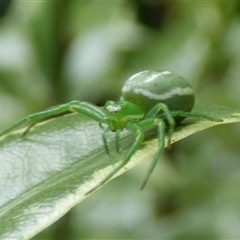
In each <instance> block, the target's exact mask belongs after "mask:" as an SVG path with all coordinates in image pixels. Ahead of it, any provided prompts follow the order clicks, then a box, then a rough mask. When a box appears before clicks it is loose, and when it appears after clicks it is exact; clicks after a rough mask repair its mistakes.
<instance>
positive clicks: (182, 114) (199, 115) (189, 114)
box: [171, 110, 223, 122]
mask: <svg viewBox="0 0 240 240" xmlns="http://www.w3.org/2000/svg"><path fill="white" fill-rule="evenodd" d="M171 114H172V116H174V117H175V116H180V117H184V118H197V119H205V120H209V121H215V122H222V121H223V120H222V119H220V118H214V117H211V116H208V115H206V114H203V113H198V112H184V111H180V110H178V111H172V112H171Z"/></svg>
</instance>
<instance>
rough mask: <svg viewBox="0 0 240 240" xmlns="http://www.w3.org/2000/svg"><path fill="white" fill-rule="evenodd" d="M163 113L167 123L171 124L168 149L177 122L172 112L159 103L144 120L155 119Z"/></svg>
mask: <svg viewBox="0 0 240 240" xmlns="http://www.w3.org/2000/svg"><path fill="white" fill-rule="evenodd" d="M161 111H162V112H163V116H164V117H165V118H166V119H167V122H168V124H169V130H168V133H167V135H168V141H167V148H169V147H170V145H171V138H172V135H173V133H174V129H175V125H176V122H175V120H174V118H173V115H172V112H171V111H170V110H169V109H168V106H167V105H166V104H164V103H158V104H156V105H155V106H154V107H153V108H152V109H151V110H150V111H149V112H148V113H147V115H146V116H145V118H144V119H148V118H155V117H157V115H158V114H159V113H160V112H161Z"/></svg>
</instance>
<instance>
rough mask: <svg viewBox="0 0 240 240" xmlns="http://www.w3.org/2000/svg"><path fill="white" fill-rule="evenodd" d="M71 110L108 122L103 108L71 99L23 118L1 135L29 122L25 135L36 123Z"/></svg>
mask: <svg viewBox="0 0 240 240" xmlns="http://www.w3.org/2000/svg"><path fill="white" fill-rule="evenodd" d="M69 112H78V113H80V114H83V115H85V116H87V117H89V118H91V119H93V120H96V121H98V122H99V123H100V124H101V123H106V116H105V114H104V112H103V111H102V110H101V108H99V107H96V106H94V105H93V104H90V103H87V102H80V101H71V102H69V103H65V104H62V105H59V106H55V107H52V108H49V109H47V110H45V111H42V112H39V113H35V114H31V115H29V116H27V117H25V118H23V119H21V120H20V121H19V122H17V123H16V124H15V125H13V126H12V127H10V128H8V129H7V130H6V131H4V132H2V133H1V134H0V136H2V135H4V134H7V133H10V132H12V131H14V130H17V129H19V128H21V127H24V126H25V125H26V124H29V126H28V127H27V129H26V130H25V131H24V132H23V134H22V136H25V135H26V134H27V133H28V132H29V130H30V129H31V128H32V127H33V126H34V125H35V124H37V123H39V122H42V121H45V120H48V119H50V118H54V117H57V116H59V115H63V114H66V113H69Z"/></svg>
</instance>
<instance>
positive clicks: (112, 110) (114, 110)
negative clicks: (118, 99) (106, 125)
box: [107, 105, 122, 113]
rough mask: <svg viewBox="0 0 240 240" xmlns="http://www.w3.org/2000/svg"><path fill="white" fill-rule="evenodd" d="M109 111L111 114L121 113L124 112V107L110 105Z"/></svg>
mask: <svg viewBox="0 0 240 240" xmlns="http://www.w3.org/2000/svg"><path fill="white" fill-rule="evenodd" d="M107 110H108V111H109V112H110V113H119V112H120V111H122V107H121V106H119V105H117V106H116V105H115V106H114V105H109V106H107Z"/></svg>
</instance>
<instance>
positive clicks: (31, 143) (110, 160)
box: [0, 106, 240, 239]
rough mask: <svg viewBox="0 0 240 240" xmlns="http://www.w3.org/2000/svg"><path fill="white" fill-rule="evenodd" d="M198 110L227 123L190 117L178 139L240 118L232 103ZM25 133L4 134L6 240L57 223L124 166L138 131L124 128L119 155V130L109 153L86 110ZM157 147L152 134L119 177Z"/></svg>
mask: <svg viewBox="0 0 240 240" xmlns="http://www.w3.org/2000/svg"><path fill="white" fill-rule="evenodd" d="M195 111H197V112H200V113H204V114H208V115H210V116H212V117H215V118H221V119H222V120H223V121H222V122H211V121H203V120H198V121H195V120H193V119H192V120H191V119H188V120H187V119H185V120H184V121H183V124H182V125H181V126H179V127H178V128H177V129H176V131H175V133H174V135H173V137H172V143H174V142H176V141H179V140H180V139H183V138H185V137H187V136H189V135H191V134H193V133H196V132H199V131H201V130H204V129H206V128H209V127H212V126H215V125H219V124H224V123H231V122H240V111H238V110H234V109H229V108H226V107H221V106H208V107H206V106H205V107H199V108H197V109H195ZM23 131H24V129H19V130H17V131H15V132H12V133H9V134H7V135H4V136H2V137H1V138H0V222H1V227H0V238H1V239H28V238H30V237H32V236H34V235H36V234H37V233H38V232H40V231H41V230H43V229H44V228H46V227H47V226H49V225H50V224H51V223H53V222H54V221H56V220H57V219H58V218H60V217H61V216H62V215H64V214H65V213H66V212H67V211H68V210H69V209H71V208H72V207H73V206H75V205H76V204H78V203H79V202H80V201H82V200H83V199H84V198H86V197H87V196H85V193H86V192H88V191H89V190H90V189H92V187H94V186H95V185H96V184H97V183H98V182H99V181H101V179H103V178H104V177H105V176H106V175H107V174H108V173H109V172H110V171H111V170H112V169H113V168H114V166H116V164H119V162H120V161H121V160H122V159H123V157H124V156H125V154H126V153H127V151H128V150H129V147H130V146H131V143H132V142H133V141H134V134H131V133H128V132H123V136H122V139H121V152H120V153H117V152H116V150H115V146H114V133H110V134H109V146H110V149H111V152H110V154H109V155H107V154H106V152H105V151H104V147H103V143H102V139H101V133H102V129H101V128H100V127H99V124H98V123H96V122H94V121H92V120H90V119H88V118H86V117H84V116H82V115H80V114H68V115H64V116H61V117H57V118H54V119H51V120H48V121H45V122H42V123H40V124H38V125H37V126H35V127H34V128H32V129H31V131H30V132H29V133H28V134H27V135H26V136H25V137H21V134H22V132H23ZM157 149H158V141H157V139H156V138H155V137H154V136H148V137H147V140H146V141H145V142H144V143H143V144H142V146H141V148H140V149H139V150H138V151H137V152H136V154H135V155H134V156H133V157H132V159H131V161H130V162H129V163H128V164H127V165H126V167H124V169H122V170H121V171H120V172H119V173H118V175H119V174H122V173H123V172H125V171H126V170H128V169H130V168H131V167H133V166H135V165H137V164H139V163H140V162H141V161H143V160H145V159H149V158H152V157H153V156H154V154H155V153H156V151H157ZM150 181H151V179H150Z"/></svg>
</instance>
